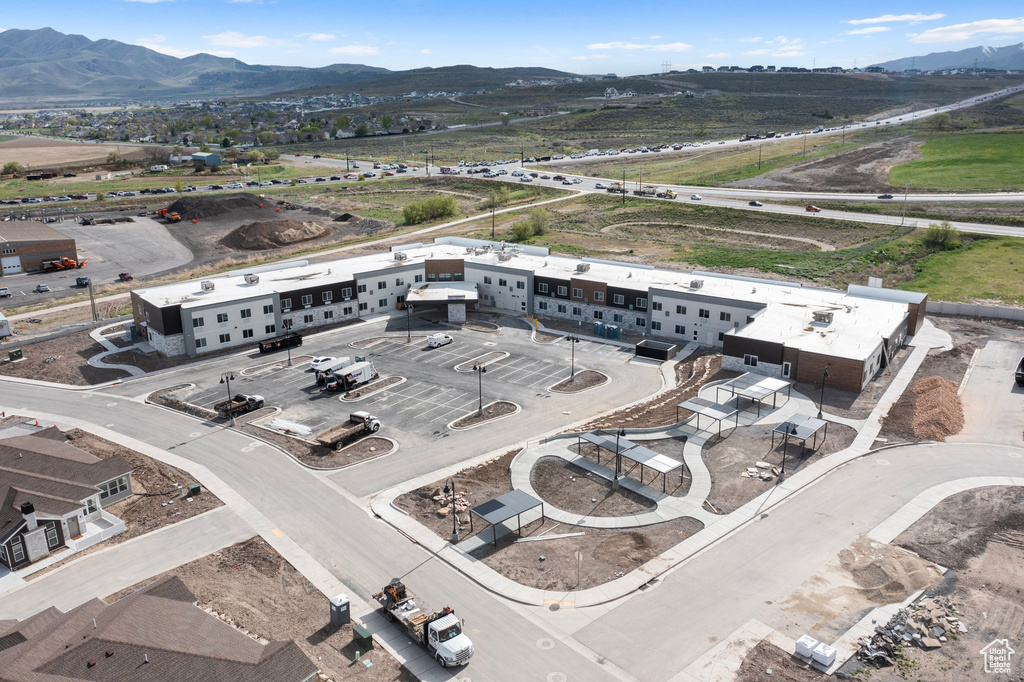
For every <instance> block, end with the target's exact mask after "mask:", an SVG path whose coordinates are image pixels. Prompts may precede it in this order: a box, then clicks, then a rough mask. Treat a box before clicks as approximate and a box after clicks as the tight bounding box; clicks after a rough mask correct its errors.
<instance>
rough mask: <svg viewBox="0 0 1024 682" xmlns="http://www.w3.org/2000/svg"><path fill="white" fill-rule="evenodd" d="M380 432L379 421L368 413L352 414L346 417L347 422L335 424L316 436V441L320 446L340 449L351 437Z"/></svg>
mask: <svg viewBox="0 0 1024 682" xmlns="http://www.w3.org/2000/svg"><path fill="white" fill-rule="evenodd" d="M379 430H380V420H379V419H377V418H376V417H374V416H373V415H372V414H370V413H369V412H364V411H359V412H353V413H352V414H350V415H349V416H348V421H347V422H344V423H342V424H336V425H334V426H332V427H331V428H329V429H325V430H324V431H321V432H320V433H318V434H316V440H317V442H318V443H320V445H323V446H326V447H329V448H334V449H336V450H337V449H341V448H342V447H344V445H345V443H346V442H348V440H349V439H350V438H352V437H353V436H358V435H360V434H364V433H377V431H379Z"/></svg>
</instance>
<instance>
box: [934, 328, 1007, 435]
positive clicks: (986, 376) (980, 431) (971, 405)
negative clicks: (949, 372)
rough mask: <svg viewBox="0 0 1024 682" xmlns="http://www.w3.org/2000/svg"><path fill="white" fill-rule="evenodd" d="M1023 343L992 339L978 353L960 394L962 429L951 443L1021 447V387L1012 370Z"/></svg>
mask: <svg viewBox="0 0 1024 682" xmlns="http://www.w3.org/2000/svg"><path fill="white" fill-rule="evenodd" d="M1021 357H1024V341H1020V342H1011V341H1002V340H997V339H992V340H990V341H989V342H988V343H986V344H985V347H984V348H982V349H981V352H979V353H978V357H977V358H976V359H975V362H974V368H973V370H972V371H971V376H970V377H969V378H968V380H967V386H966V388H965V390H964V392H963V396H962V399H963V404H964V429H963V431H961V432H960V433H959V434H957V435H956V436H953V437H952V438H949V439H948V440H949V441H951V442H960V443H1004V444H1006V445H1016V446H1018V447H1019V446H1021V445H1024V387H1021V386H1018V385H1017V383H1016V381H1014V370H1015V369H1016V368H1017V363H1019V362H1020V359H1021Z"/></svg>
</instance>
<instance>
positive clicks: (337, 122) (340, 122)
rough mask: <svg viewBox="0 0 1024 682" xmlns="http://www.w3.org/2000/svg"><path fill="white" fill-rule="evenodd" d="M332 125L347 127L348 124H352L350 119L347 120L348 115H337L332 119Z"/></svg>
mask: <svg viewBox="0 0 1024 682" xmlns="http://www.w3.org/2000/svg"><path fill="white" fill-rule="evenodd" d="M334 125H336V126H338V127H339V128H348V127H349V126H350V125H352V121H350V120H349V117H348V116H339V117H338V118H336V119H335V120H334Z"/></svg>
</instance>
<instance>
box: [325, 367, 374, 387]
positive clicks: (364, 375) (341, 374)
mask: <svg viewBox="0 0 1024 682" xmlns="http://www.w3.org/2000/svg"><path fill="white" fill-rule="evenodd" d="M378 376H380V375H379V374H378V373H377V369H376V368H375V367H374V366H373V363H372V362H365V361H364V362H353V363H352V364H351V365H348V366H347V367H343V368H341V369H339V370H338V371H337V372H335V371H331V372H324V380H325V382H326V383H325V384H324V387H323V388H322V389H320V390H322V391H350V390H352V389H353V388H355V387H356V386H362V385H363V384H365V383H367V382H370V381H373V380H374V379H376V378H377V377H378Z"/></svg>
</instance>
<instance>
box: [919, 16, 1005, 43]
mask: <svg viewBox="0 0 1024 682" xmlns="http://www.w3.org/2000/svg"><path fill="white" fill-rule="evenodd" d="M979 33H1000V34H1005V33H1013V34H1016V33H1024V17H1018V18H1017V19H985V20H983V21H972V22H970V23H968V24H954V25H952V26H941V27H939V28H930V29H928V30H927V31H925V32H923V33H911V34H909V35H910V42H912V43H946V42H952V41H954V40H969V39H971V38H973V37H974V36H976V35H978V34H979Z"/></svg>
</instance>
